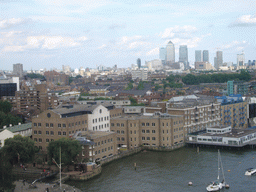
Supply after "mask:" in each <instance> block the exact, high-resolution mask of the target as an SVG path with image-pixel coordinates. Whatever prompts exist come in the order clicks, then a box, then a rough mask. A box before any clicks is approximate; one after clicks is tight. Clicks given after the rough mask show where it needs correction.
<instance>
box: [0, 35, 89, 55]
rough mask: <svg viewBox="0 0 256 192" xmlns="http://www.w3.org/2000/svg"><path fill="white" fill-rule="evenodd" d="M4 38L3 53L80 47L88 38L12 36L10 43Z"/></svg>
mask: <svg viewBox="0 0 256 192" xmlns="http://www.w3.org/2000/svg"><path fill="white" fill-rule="evenodd" d="M8 39H9V38H7V37H6V40H5V41H4V44H5V47H4V48H3V49H2V51H4V52H17V51H25V50H28V49H61V48H70V47H78V46H81V43H82V42H83V41H86V40H87V39H88V38H87V37H85V36H82V37H79V38H72V37H65V36H28V37H26V38H23V39H22V38H20V37H18V36H14V37H13V38H12V39H13V40H12V41H11V42H10V41H8Z"/></svg>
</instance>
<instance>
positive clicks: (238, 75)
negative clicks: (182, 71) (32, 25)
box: [182, 70, 251, 85]
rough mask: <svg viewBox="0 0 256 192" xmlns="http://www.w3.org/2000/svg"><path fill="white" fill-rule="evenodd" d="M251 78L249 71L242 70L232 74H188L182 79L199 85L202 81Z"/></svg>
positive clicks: (247, 79) (189, 83) (185, 82)
mask: <svg viewBox="0 0 256 192" xmlns="http://www.w3.org/2000/svg"><path fill="white" fill-rule="evenodd" d="M250 79H251V75H250V74H249V72H248V71H245V70H241V71H240V73H232V74H224V73H218V74H201V75H197V76H196V75H193V74H188V75H186V76H184V77H183V78H182V81H183V83H184V84H186V85H198V84H200V83H226V82H227V81H231V80H241V81H249V80H250Z"/></svg>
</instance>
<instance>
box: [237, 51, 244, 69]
mask: <svg viewBox="0 0 256 192" xmlns="http://www.w3.org/2000/svg"><path fill="white" fill-rule="evenodd" d="M244 63H245V58H244V52H242V53H241V54H237V66H243V65H244Z"/></svg>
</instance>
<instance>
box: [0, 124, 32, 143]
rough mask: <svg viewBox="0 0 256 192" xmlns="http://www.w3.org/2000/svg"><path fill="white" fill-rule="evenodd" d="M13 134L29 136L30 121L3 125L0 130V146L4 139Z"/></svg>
mask: <svg viewBox="0 0 256 192" xmlns="http://www.w3.org/2000/svg"><path fill="white" fill-rule="evenodd" d="M14 135H21V136H23V137H30V136H31V135H32V123H26V124H20V123H19V125H14V126H12V125H10V126H9V127H6V126H4V129H3V130H2V131H1V132H0V147H3V146H4V140H5V139H8V138H13V137H14Z"/></svg>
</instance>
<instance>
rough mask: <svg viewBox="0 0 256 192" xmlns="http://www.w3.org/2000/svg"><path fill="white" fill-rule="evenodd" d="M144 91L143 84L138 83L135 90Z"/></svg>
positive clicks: (141, 82)
mask: <svg viewBox="0 0 256 192" xmlns="http://www.w3.org/2000/svg"><path fill="white" fill-rule="evenodd" d="M143 89H144V82H143V81H140V82H139V85H138V87H137V90H143Z"/></svg>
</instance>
